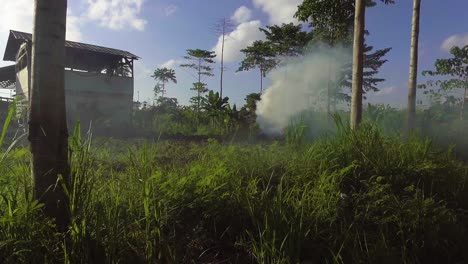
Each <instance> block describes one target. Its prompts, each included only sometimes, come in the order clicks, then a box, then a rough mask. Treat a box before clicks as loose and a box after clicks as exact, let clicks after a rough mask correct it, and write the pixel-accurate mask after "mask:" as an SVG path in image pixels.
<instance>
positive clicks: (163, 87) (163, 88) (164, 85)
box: [161, 81, 166, 97]
mask: <svg viewBox="0 0 468 264" xmlns="http://www.w3.org/2000/svg"><path fill="white" fill-rule="evenodd" d="M161 93H162V97H164V94H165V93H166V82H165V81H163V82H162V92H161Z"/></svg>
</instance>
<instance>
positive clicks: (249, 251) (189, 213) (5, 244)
mask: <svg viewBox="0 0 468 264" xmlns="http://www.w3.org/2000/svg"><path fill="white" fill-rule="evenodd" d="M300 124H301V123H299V127H296V128H291V131H290V132H289V133H290V134H289V135H290V136H289V139H288V140H287V142H285V143H284V144H283V143H280V142H273V143H269V144H221V143H219V142H217V141H216V140H209V141H208V142H203V143H198V144H192V143H178V142H169V141H159V142H136V143H135V144H134V145H133V146H132V145H131V144H129V143H125V142H119V141H116V140H107V141H103V140H100V139H93V137H92V135H91V133H87V134H86V135H82V134H81V133H80V130H81V129H80V128H79V127H77V129H76V130H75V133H74V135H73V137H72V138H71V140H70V148H71V151H70V160H71V165H72V176H73V177H72V181H71V182H70V183H67V191H68V195H69V197H70V201H71V202H70V213H71V216H72V221H71V226H70V229H69V232H68V233H67V234H65V235H63V234H60V233H58V232H57V231H56V230H55V228H54V226H53V225H52V224H51V221H49V220H48V219H46V218H44V216H42V215H41V213H40V208H41V205H40V204H38V203H37V202H36V201H34V199H33V198H32V196H31V183H30V178H29V177H30V176H29V169H30V168H29V154H28V151H27V150H25V149H22V148H16V149H12V150H10V152H9V153H8V155H7V156H6V158H5V159H4V161H2V163H0V172H1V174H0V175H1V176H0V183H1V185H0V197H1V199H0V262H1V263H45V262H64V263H129V262H134V263H304V262H309V263H378V262H382V263H434V262H438V263H457V262H458V263H462V262H464V261H467V260H468V256H467V255H466V253H465V252H468V248H467V245H468V243H467V242H468V241H467V239H466V237H467V233H466V226H467V224H468V219H467V218H466V210H467V209H468V197H467V196H468V192H467V186H466V183H467V179H468V167H467V165H466V163H463V162H461V161H459V160H457V159H456V157H455V156H454V154H453V153H452V152H450V151H442V150H440V149H437V148H436V147H435V146H434V145H433V144H432V142H431V141H429V140H427V139H422V138H418V137H411V138H406V139H402V138H400V137H399V136H398V135H393V136H388V135H384V134H383V133H382V132H381V131H380V129H378V128H377V127H375V126H373V125H369V124H364V125H363V126H362V127H361V129H359V130H356V131H351V130H349V129H348V128H347V126H345V125H343V124H342V123H340V122H339V121H338V124H339V125H338V129H337V130H335V132H334V133H335V135H333V136H332V135H329V136H327V137H323V138H321V139H319V140H316V141H315V142H309V141H307V140H306V138H305V136H304V134H305V133H306V132H305V131H307V129H306V128H305V127H304V126H301V125H300ZM340 124H341V125H340Z"/></svg>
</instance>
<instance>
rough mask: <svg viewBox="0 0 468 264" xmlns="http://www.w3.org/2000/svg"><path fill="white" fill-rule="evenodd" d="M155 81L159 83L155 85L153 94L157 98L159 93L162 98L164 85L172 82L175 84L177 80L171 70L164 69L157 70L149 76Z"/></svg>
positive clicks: (164, 91) (164, 90) (164, 89)
mask: <svg viewBox="0 0 468 264" xmlns="http://www.w3.org/2000/svg"><path fill="white" fill-rule="evenodd" d="M151 77H153V78H154V79H155V80H156V81H158V82H160V83H158V84H156V86H155V87H154V94H155V95H156V96H157V95H158V94H159V93H161V96H163V97H164V94H165V93H166V83H168V82H173V83H177V78H176V75H175V71H174V70H173V69H168V68H166V67H164V68H157V69H156V70H155V71H154V73H153V75H151Z"/></svg>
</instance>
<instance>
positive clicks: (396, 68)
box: [0, 0, 468, 105]
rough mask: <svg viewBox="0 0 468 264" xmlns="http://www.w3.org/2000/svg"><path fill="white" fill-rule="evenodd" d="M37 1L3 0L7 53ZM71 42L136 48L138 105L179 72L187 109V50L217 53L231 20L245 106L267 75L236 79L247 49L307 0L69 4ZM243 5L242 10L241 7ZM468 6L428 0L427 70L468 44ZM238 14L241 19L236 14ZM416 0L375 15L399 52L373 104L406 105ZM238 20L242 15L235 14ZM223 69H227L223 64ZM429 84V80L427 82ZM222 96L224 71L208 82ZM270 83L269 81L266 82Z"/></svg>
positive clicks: (423, 58) (229, 87)
mask: <svg viewBox="0 0 468 264" xmlns="http://www.w3.org/2000/svg"><path fill="white" fill-rule="evenodd" d="M33 2H34V1H33V0H0V4H1V6H2V9H1V10H0V51H1V52H2V53H3V51H4V48H5V42H6V40H7V37H8V30H9V29H16V30H22V31H27V32H31V30H32V12H33V10H32V9H33ZM68 2H69V10H68V11H69V12H68V15H69V16H68V33H67V34H68V35H67V38H68V39H72V40H79V41H82V42H86V43H92V44H97V45H103V46H108V47H113V48H118V49H124V50H129V51H131V52H133V53H135V54H137V55H138V56H140V57H141V58H142V59H141V60H139V61H138V62H137V63H136V66H135V71H136V77H135V99H136V98H137V96H138V94H139V99H140V101H143V100H150V101H151V100H152V97H153V93H152V89H153V87H154V84H155V82H154V80H152V79H151V77H150V75H151V73H152V71H153V70H154V69H155V68H156V67H159V66H161V65H167V66H171V67H174V69H175V70H176V74H177V77H178V84H176V85H173V84H171V85H169V87H168V96H171V97H176V98H178V100H179V102H181V103H187V102H188V99H189V98H190V97H191V96H192V95H193V94H192V92H191V91H190V90H189V88H190V86H191V84H192V83H193V82H194V78H193V76H192V75H191V74H189V73H188V72H187V70H183V69H180V68H179V67H177V65H178V64H180V63H181V60H182V57H183V56H184V54H185V50H186V49H195V48H201V49H208V50H211V49H215V47H216V46H217V43H218V37H219V36H216V34H214V33H213V31H212V29H211V28H212V26H213V24H214V23H215V22H216V21H217V20H219V19H221V18H228V19H231V18H232V21H233V23H235V24H236V28H235V31H234V33H233V34H232V35H231V37H230V38H229V39H228V42H227V43H226V56H227V60H228V63H227V68H228V71H227V73H226V75H225V82H224V83H225V89H224V90H225V95H226V96H229V97H230V100H231V101H232V102H235V103H237V104H243V98H244V97H245V95H246V94H248V93H251V92H257V91H258V90H259V74H258V73H257V72H256V71H253V72H249V73H235V70H236V69H237V67H238V64H239V61H240V60H241V59H242V56H241V54H239V52H238V51H239V50H240V49H242V48H244V47H245V46H246V45H248V44H250V43H251V42H252V41H254V40H256V39H260V38H261V37H262V34H261V33H260V32H259V31H258V27H259V26H265V25H269V24H278V23H282V22H295V20H294V19H293V18H292V15H293V13H294V11H295V9H296V6H297V5H298V4H299V3H300V2H301V0H69V1H68ZM241 7H242V8H241ZM466 10H468V1H466V0H452V1H440V0H439V1H437V0H426V1H423V3H422V9H421V33H420V57H419V63H420V71H421V70H423V69H431V68H432V65H433V62H434V60H435V59H436V58H440V57H445V56H447V55H448V53H447V51H446V50H447V47H450V46H451V45H466V44H468V27H467V25H468V16H466ZM236 11H237V13H236ZM411 11H412V1H410V0H397V4H395V5H391V6H385V5H383V4H381V3H379V4H378V6H377V7H374V8H370V9H368V11H367V17H366V19H367V21H366V28H367V29H368V30H369V31H370V33H371V35H370V36H369V37H368V43H369V44H371V45H373V46H375V48H385V47H392V48H393V49H392V51H391V52H390V53H389V55H388V56H387V59H388V60H389V61H388V63H387V64H385V65H384V67H383V68H382V70H381V74H380V76H381V77H383V78H386V79H387V81H386V82H385V83H383V84H382V85H381V87H380V88H381V90H382V91H381V92H379V93H376V94H370V95H369V100H370V101H372V102H381V103H392V104H394V105H400V104H405V101H406V89H407V79H408V64H409V47H410V29H411ZM234 14H236V16H234ZM8 64H9V63H5V62H1V63H0V65H8ZM215 67H216V69H219V64H217V65H216V66H215ZM419 80H420V81H423V79H422V78H420V79H419ZM206 82H207V83H208V88H210V89H213V90H218V88H219V71H218V70H216V71H215V77H213V78H208V79H207V80H206ZM266 83H267V85H268V81H266Z"/></svg>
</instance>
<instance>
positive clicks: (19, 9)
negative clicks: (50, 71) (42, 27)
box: [0, 0, 82, 65]
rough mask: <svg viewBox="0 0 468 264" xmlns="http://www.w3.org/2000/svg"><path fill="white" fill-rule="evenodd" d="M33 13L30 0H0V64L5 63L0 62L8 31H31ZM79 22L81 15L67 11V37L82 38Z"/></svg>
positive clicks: (32, 5)
mask: <svg viewBox="0 0 468 264" xmlns="http://www.w3.org/2000/svg"><path fill="white" fill-rule="evenodd" d="M4 2H5V3H4ZM33 15H34V4H33V3H32V1H31V0H12V1H9V0H8V1H2V6H1V8H0V55H1V56H0V65H6V64H7V63H5V62H2V61H1V58H3V52H4V51H5V46H6V42H7V39H8V34H9V31H10V30H18V31H23V32H27V33H32V31H33ZM81 23H82V19H81V17H79V16H74V15H73V14H72V12H68V13H67V39H69V40H75V41H81V40H82V33H81V29H80V25H81Z"/></svg>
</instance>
